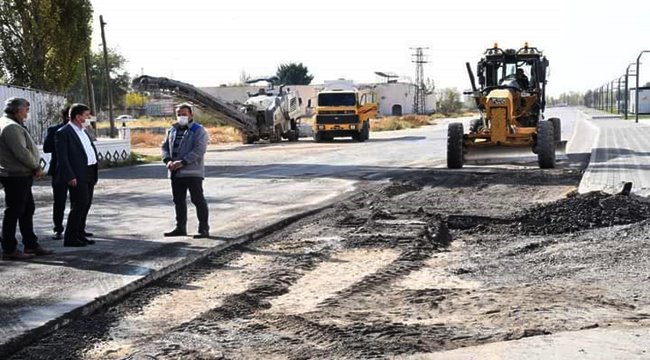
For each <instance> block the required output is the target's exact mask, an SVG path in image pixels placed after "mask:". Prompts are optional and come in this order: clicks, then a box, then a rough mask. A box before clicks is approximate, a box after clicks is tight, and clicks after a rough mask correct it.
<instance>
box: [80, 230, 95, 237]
mask: <svg viewBox="0 0 650 360" xmlns="http://www.w3.org/2000/svg"><path fill="white" fill-rule="evenodd" d="M83 236H84V237H93V236H95V234H93V233H89V232H85V231H84V233H83Z"/></svg>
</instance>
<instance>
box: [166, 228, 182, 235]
mask: <svg viewBox="0 0 650 360" xmlns="http://www.w3.org/2000/svg"><path fill="white" fill-rule="evenodd" d="M164 235H165V237H170V236H187V231H186V230H183V229H179V228H176V229H174V230H172V231H170V232H166V233H165V234H164Z"/></svg>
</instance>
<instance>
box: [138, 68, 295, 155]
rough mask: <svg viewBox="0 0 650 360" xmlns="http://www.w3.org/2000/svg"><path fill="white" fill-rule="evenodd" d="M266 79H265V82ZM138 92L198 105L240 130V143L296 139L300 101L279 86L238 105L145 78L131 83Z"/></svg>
mask: <svg viewBox="0 0 650 360" xmlns="http://www.w3.org/2000/svg"><path fill="white" fill-rule="evenodd" d="M265 80H266V79H265ZM132 86H133V88H134V89H135V90H138V91H154V92H162V93H168V94H170V95H173V96H175V97H178V98H181V99H183V100H186V101H189V102H192V103H194V104H196V105H198V106H199V107H200V108H201V109H203V110H204V111H206V112H209V113H212V114H213V115H215V116H217V117H219V118H220V119H222V120H223V121H224V122H226V123H227V124H228V125H230V126H233V127H235V128H237V129H239V130H240V131H241V135H242V142H243V143H244V144H251V143H254V142H255V141H258V140H261V139H264V140H269V141H270V142H278V141H280V139H282V138H285V139H288V140H290V141H295V140H297V139H298V126H297V125H298V122H299V118H300V115H299V114H300V106H299V102H300V98H299V97H298V95H297V93H295V92H291V91H288V90H287V89H286V88H285V86H283V85H281V86H279V88H278V89H273V88H270V89H269V90H268V92H267V91H266V90H265V91H264V92H263V94H262V91H260V92H259V93H257V94H255V95H253V94H249V95H250V96H249V98H248V99H247V100H246V102H245V103H244V104H243V105H242V104H239V105H238V104H233V103H230V102H228V101H225V100H223V99H221V98H218V97H216V96H212V95H210V94H208V93H207V92H205V91H203V90H201V89H198V88H196V87H194V86H192V85H190V84H187V83H184V82H181V81H177V80H172V79H168V78H165V77H154V76H149V75H142V76H138V77H136V78H135V79H133V81H132Z"/></svg>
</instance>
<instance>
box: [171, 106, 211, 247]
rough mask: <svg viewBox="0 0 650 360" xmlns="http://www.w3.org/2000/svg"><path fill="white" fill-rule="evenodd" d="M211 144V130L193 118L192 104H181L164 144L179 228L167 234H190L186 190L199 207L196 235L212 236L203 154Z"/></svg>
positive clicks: (202, 236)
mask: <svg viewBox="0 0 650 360" xmlns="http://www.w3.org/2000/svg"><path fill="white" fill-rule="evenodd" d="M207 147H208V133H207V132H206V131H205V129H204V128H203V126H201V125H199V124H197V123H195V122H194V121H193V114H192V107H191V106H190V105H189V104H187V103H184V104H180V105H179V106H178V107H177V109H176V123H175V124H174V125H172V127H171V128H169V130H168V131H167V137H166V138H165V141H164V142H163V143H162V146H161V150H162V159H163V162H164V163H165V166H167V170H168V171H169V177H170V179H171V182H172V197H173V200H174V208H175V211H176V227H175V228H174V229H173V230H172V231H170V232H166V233H165V234H164V235H165V236H186V235H187V203H186V200H185V199H186V197H187V191H188V190H189V192H190V200H191V201H192V203H193V204H194V206H195V207H196V215H197V217H198V220H199V231H198V234H197V235H194V238H197V239H198V238H207V237H209V236H210V224H209V222H208V203H207V202H206V201H205V196H204V195H203V178H204V177H205V165H204V163H203V157H204V156H205V152H206V150H207Z"/></svg>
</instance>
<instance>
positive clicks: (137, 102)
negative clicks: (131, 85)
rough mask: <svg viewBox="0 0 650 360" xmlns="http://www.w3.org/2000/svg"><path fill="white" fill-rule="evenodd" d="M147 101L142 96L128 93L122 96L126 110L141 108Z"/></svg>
mask: <svg viewBox="0 0 650 360" xmlns="http://www.w3.org/2000/svg"><path fill="white" fill-rule="evenodd" d="M147 101H149V99H147V97H146V96H145V95H144V94H141V93H137V92H129V93H126V95H124V104H125V105H126V107H127V108H141V107H143V106H144V105H145V104H146V103H147Z"/></svg>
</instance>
